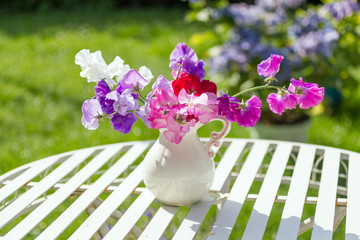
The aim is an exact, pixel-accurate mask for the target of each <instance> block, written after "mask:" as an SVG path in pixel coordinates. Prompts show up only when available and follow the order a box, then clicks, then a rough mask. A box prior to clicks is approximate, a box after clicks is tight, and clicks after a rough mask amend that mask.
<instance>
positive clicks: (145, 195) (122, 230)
mask: <svg viewBox="0 0 360 240" xmlns="http://www.w3.org/2000/svg"><path fill="white" fill-rule="evenodd" d="M154 199H155V197H154V195H152V194H151V193H150V191H149V190H147V189H146V190H145V191H144V192H142V193H141V194H140V196H139V197H138V198H137V199H136V200H135V201H134V202H133V204H131V206H130V207H129V208H128V209H127V210H126V212H125V213H124V215H123V216H122V217H121V218H120V220H119V221H117V223H116V224H115V225H114V227H112V228H111V230H110V232H109V233H108V234H106V235H105V237H104V240H112V239H123V238H125V236H126V235H127V234H128V233H129V232H130V230H131V229H132V228H133V227H134V226H135V224H136V222H137V221H138V220H139V219H140V217H141V216H142V214H143V213H144V212H145V210H146V209H147V208H148V207H149V206H150V204H151V203H152V202H153V201H154Z"/></svg>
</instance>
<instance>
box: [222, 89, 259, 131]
mask: <svg viewBox="0 0 360 240" xmlns="http://www.w3.org/2000/svg"><path fill="white" fill-rule="evenodd" d="M218 100H219V112H218V115H220V116H224V117H226V118H227V119H228V120H229V121H232V122H237V123H238V124H239V125H240V126H243V127H253V126H255V124H256V123H257V122H258V121H259V119H260V116H261V107H262V104H261V100H260V99H259V98H258V97H257V96H255V95H253V96H252V97H251V98H250V99H249V100H247V101H246V102H245V103H242V102H240V100H239V99H237V98H235V97H231V96H229V95H228V94H223V95H222V96H221V97H219V98H218Z"/></svg>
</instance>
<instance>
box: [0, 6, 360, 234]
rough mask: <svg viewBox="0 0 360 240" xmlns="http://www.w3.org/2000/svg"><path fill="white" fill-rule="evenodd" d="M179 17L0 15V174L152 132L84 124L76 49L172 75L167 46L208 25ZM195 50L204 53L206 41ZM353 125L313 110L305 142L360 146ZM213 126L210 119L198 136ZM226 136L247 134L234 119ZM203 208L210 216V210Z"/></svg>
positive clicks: (177, 13)
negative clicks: (123, 131)
mask: <svg viewBox="0 0 360 240" xmlns="http://www.w3.org/2000/svg"><path fill="white" fill-rule="evenodd" d="M183 17H184V9H162V8H147V9H140V10H139V9H135V8H133V9H132V8H130V9H124V10H121V11H110V12H105V11H101V10H99V11H83V12H81V11H77V12H70V13H65V12H48V13H36V14H35V13H28V14H21V15H20V14H19V15H16V14H15V15H6V14H5V15H4V14H3V15H0V59H1V60H0V62H1V64H0V86H1V94H0V107H1V111H0V149H1V150H0V175H1V174H3V173H5V172H7V171H9V170H11V169H13V168H15V167H18V166H20V165H23V164H25V163H27V162H30V161H34V160H37V159H40V158H44V157H46V156H49V155H54V154H56V153H61V152H66V151H70V150H73V149H79V148H84V147H90V146H95V145H100V144H109V143H114V142H122V141H131V140H145V139H156V138H157V136H158V132H157V131H155V130H150V129H147V128H146V127H145V126H144V124H143V123H142V122H141V121H138V122H137V123H136V125H135V126H134V128H133V131H132V132H131V133H130V134H128V135H123V134H121V133H119V132H116V131H114V130H113V129H112V127H111V125H110V124H109V123H108V122H106V121H104V122H102V124H100V127H99V129H98V130H96V131H89V130H87V129H85V128H83V126H82V125H81V122H80V119H81V105H82V103H83V101H84V100H85V99H89V98H91V97H92V96H93V95H94V92H93V86H94V84H93V83H90V84H89V83H87V81H86V79H83V78H81V77H80V76H79V73H80V67H79V66H77V65H75V64H74V56H75V54H76V53H77V52H78V51H79V50H81V49H83V48H87V49H90V50H91V51H96V50H101V51H102V53H103V56H104V59H105V60H106V61H107V63H110V62H111V61H112V60H113V59H114V58H115V56H117V55H119V56H120V57H122V58H123V59H124V60H125V62H126V63H128V64H129V65H130V66H131V67H132V68H135V69H138V68H139V67H140V66H142V65H146V66H147V67H149V68H150V69H151V70H152V72H153V74H154V76H155V77H157V76H158V75H160V74H163V75H164V76H165V77H168V78H169V79H170V71H169V68H168V64H169V55H170V52H171V50H172V49H173V48H174V46H175V45H176V44H177V43H178V42H188V39H189V38H190V36H191V35H192V34H194V33H196V32H199V31H202V30H204V29H205V28H206V27H205V26H203V25H199V24H186V23H184V22H183ZM196 51H197V53H198V55H199V56H200V57H201V56H202V57H203V54H204V51H205V47H200V49H196ZM359 125H360V120H359V119H358V118H356V117H352V116H351V115H350V114H346V113H343V114H338V115H336V116H332V117H329V116H325V115H319V116H317V117H314V118H313V121H312V126H311V131H310V135H309V142H311V143H315V144H321V145H328V146H334V147H339V148H345V149H349V150H353V151H358V152H360V138H359V137H360V130H359V128H357V127H355V126H359ZM219 126H220V125H219V124H215V123H209V124H208V126H206V127H205V128H204V129H201V130H200V136H203V137H206V136H208V135H209V132H210V129H213V128H219ZM228 137H249V134H248V131H247V130H245V129H243V128H241V127H239V126H237V125H236V124H233V126H232V130H231V132H230V133H229V135H228ZM258 188H260V186H259V187H258ZM249 209H251V206H249V207H248V208H244V210H242V211H244V212H246V211H249ZM209 214H210V215H209V216H210V218H213V215H214V212H212V211H211V212H210V213H209ZM342 226H343V225H342ZM268 229H271V231H276V230H277V227H276V223H273V222H269V225H268ZM269 238H271V234H270V235H269Z"/></svg>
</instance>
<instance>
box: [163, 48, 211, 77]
mask: <svg viewBox="0 0 360 240" xmlns="http://www.w3.org/2000/svg"><path fill="white" fill-rule="evenodd" d="M204 66H205V62H204V61H203V60H200V61H199V59H198V57H197V55H196V53H195V51H194V50H193V49H191V48H190V47H188V46H187V45H186V44H185V43H179V44H178V45H176V47H175V48H174V50H173V51H172V52H171V55H170V65H169V67H170V68H171V69H172V70H173V71H172V73H171V74H172V76H173V77H174V78H177V76H178V75H181V74H182V73H190V74H195V75H197V76H198V77H199V79H200V80H203V79H204V77H205V76H206V71H205V70H204Z"/></svg>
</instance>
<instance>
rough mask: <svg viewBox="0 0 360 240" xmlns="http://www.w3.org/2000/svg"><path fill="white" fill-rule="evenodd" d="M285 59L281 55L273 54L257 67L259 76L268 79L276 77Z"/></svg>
mask: <svg viewBox="0 0 360 240" xmlns="http://www.w3.org/2000/svg"><path fill="white" fill-rule="evenodd" d="M283 59H284V57H283V56H281V55H276V54H271V56H270V57H269V58H268V59H266V60H264V61H262V62H261V63H260V64H258V65H257V71H258V74H259V75H263V76H264V77H266V78H273V77H275V75H276V73H277V72H278V71H279V69H280V62H281V61H282V60H283Z"/></svg>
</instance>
